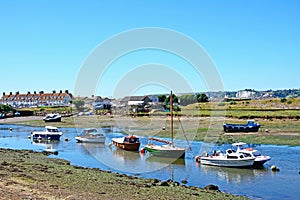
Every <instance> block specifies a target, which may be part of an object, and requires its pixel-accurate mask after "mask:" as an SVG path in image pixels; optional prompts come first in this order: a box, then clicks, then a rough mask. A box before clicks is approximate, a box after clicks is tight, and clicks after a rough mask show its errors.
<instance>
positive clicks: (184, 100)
mask: <svg viewBox="0 0 300 200" xmlns="http://www.w3.org/2000/svg"><path fill="white" fill-rule="evenodd" d="M196 102H197V98H196V96H195V95H194V94H186V95H182V96H181V97H180V105H182V106H186V105H189V104H193V103H196Z"/></svg>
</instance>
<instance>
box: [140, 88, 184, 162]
mask: <svg viewBox="0 0 300 200" xmlns="http://www.w3.org/2000/svg"><path fill="white" fill-rule="evenodd" d="M170 116H171V123H170V133H171V139H172V140H171V142H170V141H166V140H160V139H157V138H149V140H155V141H158V142H163V143H165V145H154V144H148V145H146V146H145V147H144V148H143V149H144V150H145V151H148V152H149V153H151V154H152V155H154V156H158V157H167V158H178V159H179V158H183V159H184V157H185V150H186V149H185V148H180V147H175V146H174V130H173V101H172V91H171V95H170Z"/></svg>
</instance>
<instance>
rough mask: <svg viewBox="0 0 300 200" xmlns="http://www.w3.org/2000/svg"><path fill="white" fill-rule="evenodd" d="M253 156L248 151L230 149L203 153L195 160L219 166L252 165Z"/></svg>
mask: <svg viewBox="0 0 300 200" xmlns="http://www.w3.org/2000/svg"><path fill="white" fill-rule="evenodd" d="M254 160H255V157H253V156H252V155H251V154H248V153H242V152H235V151H233V150H232V149H228V150H226V153H225V154H223V153H222V152H220V151H218V152H214V154H212V155H208V154H207V153H204V155H203V156H201V157H196V161H198V162H200V163H201V164H203V165H213V166H219V167H252V166H253V163H254Z"/></svg>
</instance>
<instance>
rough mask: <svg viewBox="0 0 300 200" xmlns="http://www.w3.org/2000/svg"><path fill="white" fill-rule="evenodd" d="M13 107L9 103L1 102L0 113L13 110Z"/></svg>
mask: <svg viewBox="0 0 300 200" xmlns="http://www.w3.org/2000/svg"><path fill="white" fill-rule="evenodd" d="M13 110H14V109H13V108H12V106H11V105H3V104H0V113H5V112H11V111H13Z"/></svg>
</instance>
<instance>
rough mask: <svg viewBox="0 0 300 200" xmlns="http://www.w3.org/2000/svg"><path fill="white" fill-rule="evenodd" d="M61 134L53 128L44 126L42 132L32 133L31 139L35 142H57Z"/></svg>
mask: <svg viewBox="0 0 300 200" xmlns="http://www.w3.org/2000/svg"><path fill="white" fill-rule="evenodd" d="M62 135H63V133H62V132H61V131H60V130H58V128H57V127H54V126H45V130H44V131H34V132H32V133H31V138H32V139H35V140H59V139H60V137H61V136H62Z"/></svg>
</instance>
